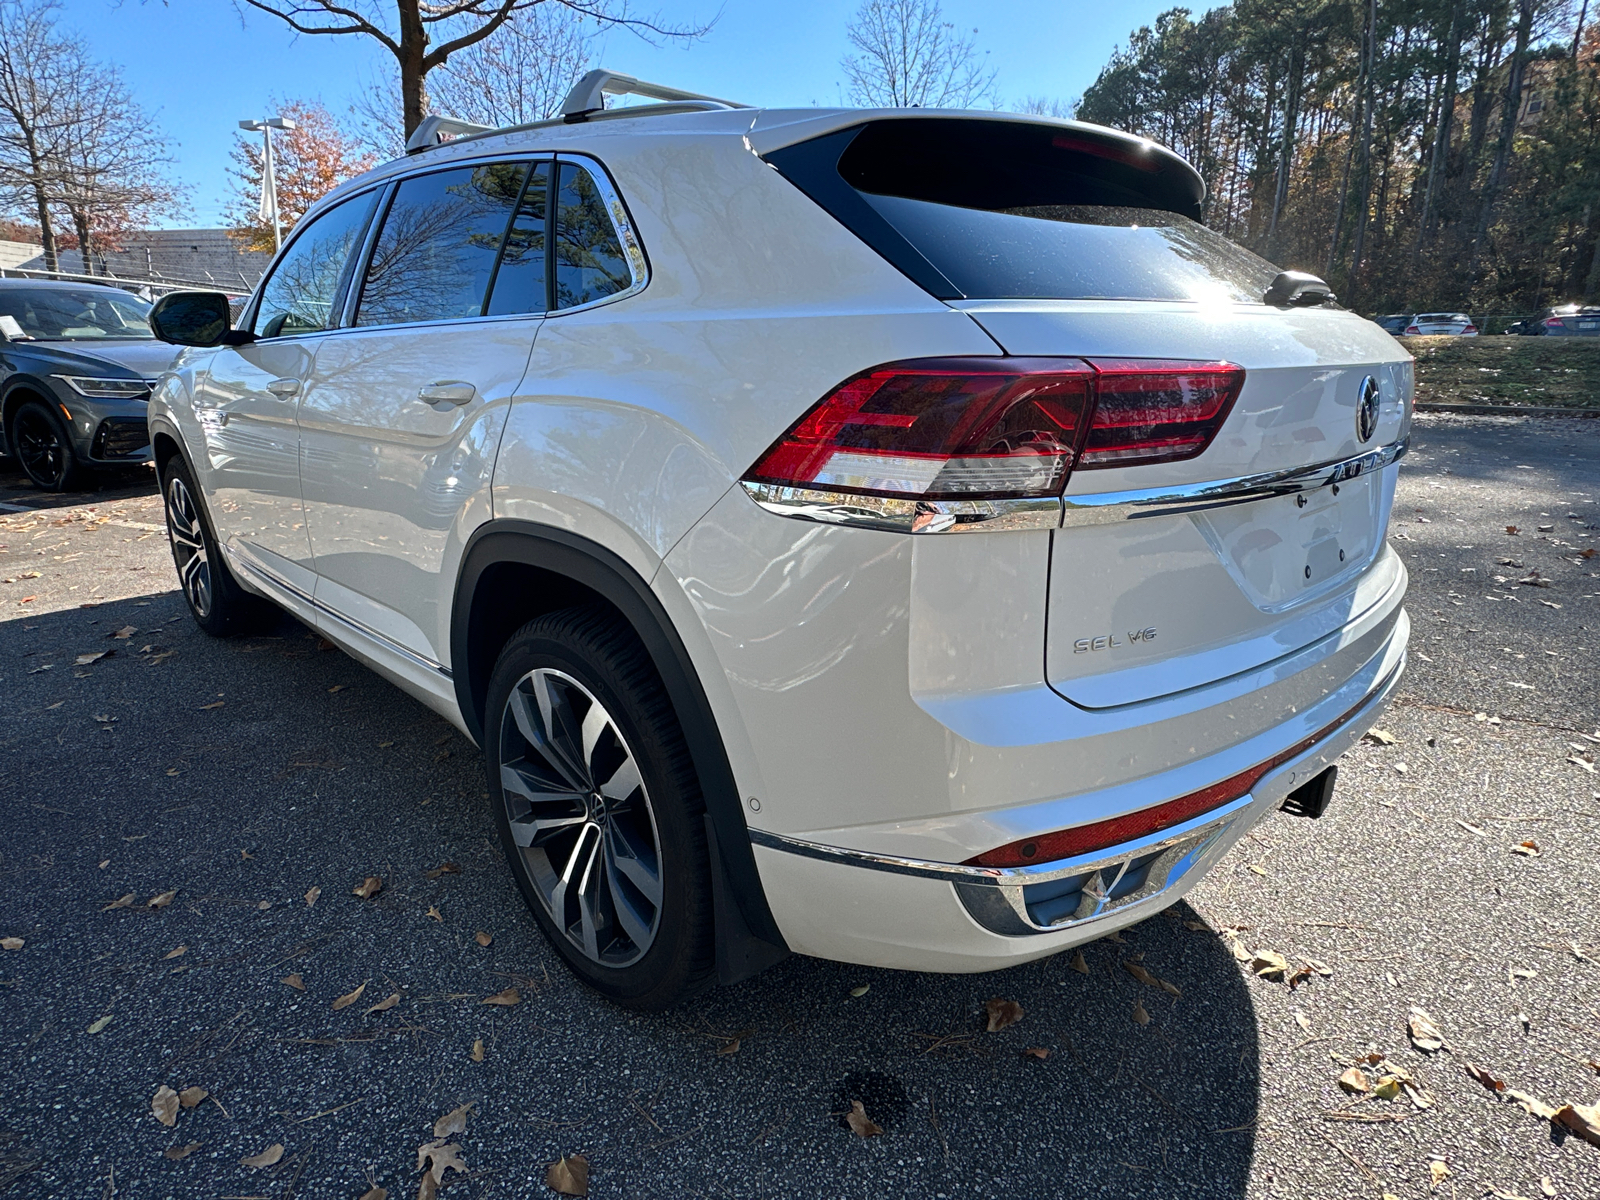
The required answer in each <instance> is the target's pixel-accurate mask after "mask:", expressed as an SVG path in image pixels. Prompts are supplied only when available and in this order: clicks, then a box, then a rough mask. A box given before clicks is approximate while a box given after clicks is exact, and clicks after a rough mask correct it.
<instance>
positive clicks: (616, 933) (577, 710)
mask: <svg viewBox="0 0 1600 1200" xmlns="http://www.w3.org/2000/svg"><path fill="white" fill-rule="evenodd" d="M514 692H515V699H514V696H513V693H514ZM541 695H543V696H544V700H543V701H541V700H540V699H539V697H540V696H541ZM514 704H515V706H514ZM597 710H598V711H597ZM485 711H486V714H487V715H486V720H485V723H484V754H485V762H486V766H487V768H488V773H489V794H490V796H491V797H493V801H492V803H493V806H494V814H495V823H496V825H497V827H498V828H499V830H500V841H501V844H502V846H503V847H504V849H505V853H506V858H507V860H508V861H509V863H510V864H511V869H512V874H513V876H514V877H515V878H516V881H517V887H518V888H519V889H520V890H521V892H522V896H523V899H524V900H526V901H527V904H528V908H529V909H530V910H531V911H532V913H533V915H534V919H535V920H536V921H537V922H538V923H539V927H540V928H541V929H542V930H543V931H544V933H545V936H546V937H547V938H548V939H549V940H550V944H551V945H552V946H554V947H555V949H556V952H557V953H558V954H560V955H561V957H562V958H563V959H564V960H565V961H566V963H567V965H568V966H569V967H570V968H571V969H572V971H573V973H574V974H576V975H577V976H578V977H579V978H580V979H582V980H583V981H584V982H585V983H587V984H588V985H589V986H590V987H592V988H594V990H595V991H597V992H599V993H600V994H601V995H603V996H605V997H606V998H607V999H608V1000H611V1001H613V1002H615V1003H617V1004H620V1005H623V1006H625V1007H627V1008H632V1009H638V1010H642V1011H647V1012H659V1011H661V1010H662V1009H666V1008H670V1007H672V1006H673V1005H675V1004H678V1003H680V1002H681V1001H683V1000H685V999H687V998H689V997H690V996H693V995H695V994H696V993H698V992H700V991H701V990H703V989H704V988H705V987H706V986H708V985H709V984H710V982H711V981H712V978H713V977H714V973H715V967H716V963H715V948H714V942H713V928H712V902H711V869H710V860H709V856H708V853H707V849H706V834H705V820H704V816H703V814H704V812H705V805H704V801H703V800H702V798H701V794H700V785H699V781H698V779H697V778H696V776H695V772H694V766H693V764H692V762H691V761H690V758H689V751H688V748H687V747H686V746H685V744H684V740H683V732H682V730H681V729H680V728H679V726H678V720H677V717H676V716H675V715H674V713H673V710H672V705H671V703H670V702H669V701H668V699H667V695H666V692H665V690H664V689H663V688H662V686H661V681H660V680H659V678H658V677H657V676H656V672H655V668H654V666H653V664H652V663H651V661H650V658H649V655H648V654H647V653H646V651H645V649H644V647H643V646H642V645H640V644H639V641H638V639H637V638H636V637H634V635H633V632H632V630H630V629H628V628H627V626H626V625H624V624H622V623H621V622H620V621H618V620H617V619H616V618H614V617H612V616H609V615H608V614H604V613H599V612H594V611H591V610H586V609H568V610H565V611H562V612H556V613H550V614H547V615H546V616H543V617H539V618H537V619H536V620H533V621H530V622H529V623H528V624H526V625H524V626H523V627H522V628H521V629H520V630H518V631H517V633H516V634H515V635H514V636H513V637H512V638H511V640H510V641H509V642H507V643H506V645H505V648H504V649H502V650H501V652H500V657H499V659H498V661H497V662H496V663H495V668H494V673H493V674H492V676H491V677H490V680H489V692H488V697H487V705H486V708H485ZM544 712H547V713H548V714H549V715H548V716H546V715H542V714H543V713H544ZM551 730H554V731H555V733H554V734H552V733H551V732H550V731H551ZM591 730H593V732H590V731H591ZM530 734H531V735H532V736H531V737H530V736H529V735H530ZM585 743H586V744H587V746H588V748H587V749H586V748H585ZM563 746H571V747H572V749H571V750H570V751H568V750H563V749H562V747H563ZM541 747H545V749H541ZM575 760H576V761H575ZM630 764H631V765H630ZM508 779H510V780H513V781H514V782H515V783H516V786H514V787H513V786H507V783H506V782H505V781H506V780H508ZM635 780H637V782H636V783H635V782H634V781H635ZM602 793H604V794H602ZM513 825H515V826H516V828H517V832H516V833H514V832H513ZM519 837H520V840H521V842H522V844H520V845H519ZM652 857H653V859H654V873H653V874H652V872H651V859H652ZM563 870H564V871H565V876H566V878H568V879H574V878H575V879H576V880H577V886H576V887H575V888H569V887H568V886H567V885H566V884H564V883H562V876H563ZM591 880H592V887H591V886H590V882H589V881H591ZM558 913H559V914H560V919H559V920H558V916H557V914H558ZM646 935H648V936H646Z"/></svg>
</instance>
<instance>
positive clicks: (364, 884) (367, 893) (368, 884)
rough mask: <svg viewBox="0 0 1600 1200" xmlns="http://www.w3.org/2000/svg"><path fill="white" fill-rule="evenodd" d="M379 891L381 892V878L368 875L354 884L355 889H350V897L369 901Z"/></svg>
mask: <svg viewBox="0 0 1600 1200" xmlns="http://www.w3.org/2000/svg"><path fill="white" fill-rule="evenodd" d="M381 891H383V880H382V878H381V877H379V876H377V875H368V876H367V877H366V878H365V879H363V880H362V881H361V882H360V883H358V884H356V886H355V887H353V888H351V889H350V894H351V895H352V896H360V897H361V898H362V899H363V900H371V899H372V898H373V897H374V896H376V895H377V894H378V893H379V892H381Z"/></svg>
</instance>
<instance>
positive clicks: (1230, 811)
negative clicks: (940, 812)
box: [750, 660, 1405, 937]
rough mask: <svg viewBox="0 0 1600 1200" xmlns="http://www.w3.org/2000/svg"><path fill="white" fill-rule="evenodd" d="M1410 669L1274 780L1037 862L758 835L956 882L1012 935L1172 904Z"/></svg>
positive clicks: (796, 850) (1393, 676) (1344, 746)
mask: <svg viewBox="0 0 1600 1200" xmlns="http://www.w3.org/2000/svg"><path fill="white" fill-rule="evenodd" d="M1404 670H1405V663H1404V661H1403V660H1402V661H1401V662H1400V664H1399V665H1397V666H1396V667H1395V669H1394V670H1392V671H1390V672H1389V673H1388V675H1386V676H1385V677H1384V678H1383V680H1382V681H1381V682H1380V683H1378V684H1377V686H1375V687H1374V688H1373V689H1372V690H1371V691H1370V692H1368V693H1367V695H1366V697H1365V699H1364V700H1363V701H1362V702H1361V704H1360V706H1359V707H1358V708H1357V709H1356V710H1355V711H1354V712H1353V713H1351V714H1350V715H1349V716H1348V717H1347V718H1346V719H1345V720H1344V721H1343V722H1341V723H1340V725H1339V726H1338V728H1337V729H1335V730H1333V731H1332V732H1331V733H1329V734H1327V735H1326V736H1325V737H1324V738H1322V740H1321V741H1319V742H1317V743H1316V745H1314V746H1311V747H1310V748H1308V749H1307V750H1305V751H1304V752H1303V753H1301V754H1299V755H1296V756H1295V757H1294V758H1293V759H1290V760H1289V761H1288V762H1285V763H1281V764H1280V765H1279V766H1278V767H1277V768H1276V769H1274V770H1273V771H1272V772H1271V774H1269V775H1268V776H1267V777H1266V779H1265V780H1263V781H1262V782H1260V783H1258V784H1257V785H1256V787H1255V788H1254V789H1253V790H1252V791H1250V792H1248V793H1246V794H1245V795H1244V796H1241V797H1240V798H1239V799H1237V800H1234V801H1232V802H1231V803H1229V804H1227V805H1224V806H1223V807H1221V808H1217V809H1213V810H1212V811H1210V812H1207V813H1201V814H1200V815H1199V816H1197V817H1194V818H1192V819H1191V820H1189V821H1186V822H1184V823H1183V824H1181V825H1175V826H1173V827H1172V828H1170V829H1163V830H1160V831H1158V832H1156V833H1152V834H1148V835H1146V836H1145V837H1142V838H1136V839H1134V840H1133V841H1129V842H1123V843H1121V844H1119V845H1117V846H1114V847H1107V848H1106V849H1103V850H1095V851H1091V852H1090V853H1088V854H1082V855H1079V856H1078V857H1076V858H1063V859H1057V860H1056V861H1054V862H1046V863H1038V864H1035V865H1032V866H1027V867H975V866H968V865H966V864H965V863H941V862H930V861H927V860H924V859H914V858H902V857H900V856H898V855H893V854H876V853H872V852H869V851H865V850H850V849H846V848H844V847H841V846H824V845H822V844H820V843H817V842H808V841H805V840H803V839H800V838H792V837H787V836H785V835H783V834H778V833H768V832H766V831H764V830H759V829H752V830H751V831H750V841H751V842H752V843H753V844H755V845H757V846H764V847H766V848H767V849H770V850H781V851H784V852H786V853H789V854H798V855H800V856H801V857H803V858H814V859H818V860H820V861H822V862H831V863H838V864H840V865H843V866H852V867H865V868H867V869H868V870H874V871H885V872H888V873H890V874H893V875H908V876H911V877H913V878H917V879H933V880H941V881H943V882H946V883H949V884H951V885H952V886H953V887H954V888H955V891H956V895H957V896H958V897H960V899H961V903H962V905H963V906H964V907H965V908H966V910H967V912H968V913H970V914H971V916H972V918H973V920H975V921H976V922H977V923H978V924H979V925H981V926H983V927H984V928H985V929H987V930H989V931H990V932H992V933H998V934H1003V935H1006V936H1008V937H1017V936H1026V935H1029V934H1037V933H1059V932H1061V931H1063V930H1067V929H1072V928H1075V927H1077V926H1079V925H1083V924H1086V923H1088V922H1091V921H1096V920H1099V919H1101V918H1103V917H1107V916H1111V915H1113V914H1123V913H1125V912H1126V910H1129V909H1132V908H1134V907H1135V906H1139V905H1148V907H1149V908H1150V909H1151V911H1154V910H1155V909H1158V908H1160V907H1163V906H1164V905H1163V903H1160V902H1157V903H1151V902H1153V901H1158V900H1159V899H1160V898H1163V897H1167V895H1168V893H1170V892H1171V891H1172V890H1173V889H1174V888H1176V887H1177V886H1178V885H1179V884H1180V883H1182V882H1183V881H1184V880H1186V879H1189V878H1190V877H1191V876H1192V877H1193V878H1194V879H1198V878H1199V877H1200V875H1202V874H1204V873H1205V872H1206V871H1207V870H1209V869H1210V868H1211V866H1212V865H1213V864H1214V863H1215V862H1216V860H1217V859H1218V858H1220V857H1221V856H1222V855H1223V854H1224V853H1226V852H1227V850H1228V848H1229V847H1231V846H1232V845H1233V843H1234V841H1236V840H1237V838H1231V837H1229V836H1228V835H1229V834H1230V833H1232V832H1235V826H1236V825H1239V823H1240V822H1241V821H1242V822H1243V825H1242V828H1239V829H1238V830H1237V832H1238V833H1239V834H1240V835H1242V834H1243V833H1244V831H1245V830H1248V829H1249V828H1250V827H1251V826H1252V825H1254V824H1255V823H1256V821H1257V820H1259V819H1260V818H1261V817H1262V816H1264V815H1265V814H1266V811H1267V810H1268V809H1269V808H1272V807H1275V806H1276V805H1278V804H1280V803H1282V801H1283V796H1284V795H1285V794H1287V791H1288V790H1289V789H1290V788H1291V787H1293V786H1294V785H1295V784H1296V783H1304V782H1307V781H1309V780H1310V779H1311V778H1312V777H1313V776H1314V775H1316V774H1317V773H1319V772H1321V771H1322V770H1324V769H1325V768H1327V767H1329V766H1332V765H1333V763H1334V761H1335V760H1336V759H1337V758H1338V757H1339V756H1340V755H1341V754H1343V753H1344V752H1345V751H1346V750H1348V749H1349V748H1350V746H1351V745H1353V744H1354V743H1355V742H1356V740H1357V739H1358V738H1359V737H1360V736H1361V734H1362V732H1363V731H1365V730H1366V728H1367V727H1368V725H1369V724H1370V722H1371V720H1373V719H1374V718H1375V717H1376V716H1377V711H1378V709H1379V708H1380V707H1382V705H1383V704H1384V703H1385V702H1386V701H1387V700H1388V698H1389V695H1390V693H1391V692H1392V691H1393V690H1394V688H1395V687H1396V686H1397V685H1398V684H1399V682H1400V677H1401V675H1402V674H1403V673H1404ZM1151 855H1154V856H1155V857H1154V859H1152V860H1151V861H1150V862H1149V863H1147V864H1146V865H1144V866H1141V867H1138V868H1134V867H1133V863H1134V861H1135V860H1136V859H1142V858H1149V856H1151ZM1130 870H1142V871H1144V872H1145V878H1144V882H1143V883H1141V884H1140V885H1139V886H1138V887H1136V888H1134V889H1133V890H1131V891H1129V892H1126V893H1125V894H1123V895H1120V896H1116V895H1114V894H1113V893H1114V892H1115V890H1116V888H1117V885H1118V884H1120V883H1121V882H1122V880H1123V878H1124V876H1125V875H1127V874H1128V872H1129V871H1130ZM1074 876H1086V877H1087V878H1085V880H1084V885H1083V890H1082V899H1081V900H1080V901H1079V903H1078V906H1077V909H1076V910H1075V911H1074V912H1072V913H1071V914H1070V915H1069V916H1067V917H1065V918H1063V919H1059V920H1057V921H1055V922H1054V923H1053V924H1050V925H1040V924H1038V923H1037V922H1036V921H1035V920H1034V919H1033V917H1032V916H1031V915H1030V914H1029V912H1028V899H1027V895H1026V891H1025V889H1027V888H1028V887H1029V886H1031V885H1034V884H1041V883H1053V882H1055V881H1057V880H1061V879H1068V878H1072V877H1074ZM1168 902H1170V901H1168Z"/></svg>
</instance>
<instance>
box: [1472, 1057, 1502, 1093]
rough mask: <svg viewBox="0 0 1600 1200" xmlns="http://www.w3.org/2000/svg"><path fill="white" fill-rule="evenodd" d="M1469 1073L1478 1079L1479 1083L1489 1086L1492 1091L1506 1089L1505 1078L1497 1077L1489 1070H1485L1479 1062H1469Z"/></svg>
mask: <svg viewBox="0 0 1600 1200" xmlns="http://www.w3.org/2000/svg"><path fill="white" fill-rule="evenodd" d="M1467 1075H1468V1076H1469V1077H1471V1078H1473V1079H1476V1080H1477V1081H1478V1082H1479V1083H1481V1084H1483V1086H1484V1087H1486V1088H1488V1089H1489V1090H1490V1091H1491V1092H1503V1091H1505V1090H1506V1084H1505V1080H1503V1079H1496V1078H1495V1077H1494V1076H1493V1075H1491V1074H1489V1072H1487V1071H1485V1070H1484V1069H1483V1068H1482V1067H1480V1066H1479V1065H1478V1064H1477V1063H1470V1062H1469V1063H1468V1064H1467Z"/></svg>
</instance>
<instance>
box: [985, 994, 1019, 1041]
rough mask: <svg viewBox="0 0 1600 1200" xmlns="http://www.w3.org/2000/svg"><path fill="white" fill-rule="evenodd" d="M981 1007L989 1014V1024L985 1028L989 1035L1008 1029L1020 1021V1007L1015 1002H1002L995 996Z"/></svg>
mask: <svg viewBox="0 0 1600 1200" xmlns="http://www.w3.org/2000/svg"><path fill="white" fill-rule="evenodd" d="M983 1007H984V1010H985V1011H986V1012H987V1013H988V1014H989V1023H988V1025H987V1026H986V1028H987V1029H988V1031H989V1032H990V1033H999V1032H1000V1031H1001V1030H1002V1029H1009V1028H1010V1027H1011V1026H1013V1025H1015V1024H1016V1023H1017V1022H1018V1021H1020V1020H1022V1005H1020V1004H1018V1003H1017V1002H1016V1001H1015V1000H1002V999H1000V998H999V997H998V996H997V997H995V998H994V999H993V1000H990V1001H988V1002H987V1003H986V1004H984V1006H983Z"/></svg>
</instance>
